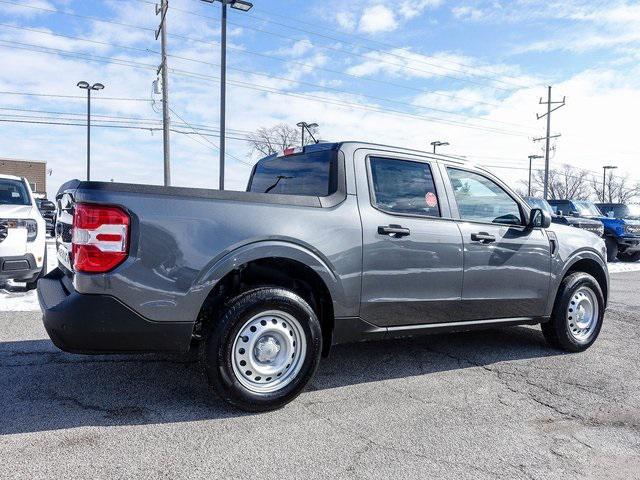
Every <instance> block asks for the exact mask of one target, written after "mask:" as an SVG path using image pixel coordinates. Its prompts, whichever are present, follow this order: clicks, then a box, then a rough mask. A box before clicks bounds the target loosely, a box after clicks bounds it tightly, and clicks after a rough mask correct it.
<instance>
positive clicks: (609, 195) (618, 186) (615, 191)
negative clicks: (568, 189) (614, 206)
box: [589, 174, 640, 203]
mask: <svg viewBox="0 0 640 480" xmlns="http://www.w3.org/2000/svg"><path fill="white" fill-rule="evenodd" d="M589 183H590V184H591V188H592V190H593V193H594V194H595V196H596V198H597V199H598V201H601V202H604V203H630V202H631V201H632V200H634V199H635V198H636V197H639V196H640V182H639V183H635V184H633V183H631V180H630V179H629V176H628V175H625V176H624V177H620V176H616V175H611V174H610V175H608V176H607V179H606V181H605V184H604V195H603V194H602V188H603V185H602V178H598V177H595V176H594V177H591V179H590V180H589Z"/></svg>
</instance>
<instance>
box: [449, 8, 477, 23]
mask: <svg viewBox="0 0 640 480" xmlns="http://www.w3.org/2000/svg"><path fill="white" fill-rule="evenodd" d="M451 12H452V13H453V16H454V17H456V18H458V19H461V20H473V21H477V20H480V19H482V18H483V17H484V16H485V13H484V12H483V11H482V10H480V9H478V8H475V7H471V6H469V5H464V6H458V7H454V8H453V9H452V10H451Z"/></svg>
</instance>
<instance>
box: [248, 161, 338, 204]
mask: <svg viewBox="0 0 640 480" xmlns="http://www.w3.org/2000/svg"><path fill="white" fill-rule="evenodd" d="M337 160H338V152H337V151H336V150H320V151H315V152H314V151H312V152H308V153H307V152H305V153H300V154H297V155H287V156H282V157H273V156H272V157H267V158H263V159H262V160H260V161H259V162H258V163H257V164H256V167H255V170H254V172H253V175H252V177H251V180H250V181H249V187H248V189H247V190H248V191H249V192H257V193H279V194H281V195H310V196H315V197H326V196H328V195H331V194H332V193H335V191H336V190H337V183H338V182H337V176H338V174H337Z"/></svg>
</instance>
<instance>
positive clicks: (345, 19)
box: [336, 11, 357, 32]
mask: <svg viewBox="0 0 640 480" xmlns="http://www.w3.org/2000/svg"><path fill="white" fill-rule="evenodd" d="M336 21H337V22H338V25H339V26H340V28H342V29H343V30H346V31H348V32H351V31H353V30H355V29H356V26H357V21H356V16H355V15H354V14H353V13H352V12H347V11H339V12H337V13H336Z"/></svg>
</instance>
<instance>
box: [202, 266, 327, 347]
mask: <svg viewBox="0 0 640 480" xmlns="http://www.w3.org/2000/svg"><path fill="white" fill-rule="evenodd" d="M263 286H277V287H282V288H286V289H287V290H291V291H293V292H295V293H297V294H298V295H300V296H301V297H302V298H303V299H304V300H305V301H306V302H307V303H308V304H309V306H311V308H313V310H314V312H315V313H316V315H317V316H318V319H319V320H320V325H321V327H322V344H323V352H322V353H323V355H325V356H326V355H328V353H329V350H330V348H331V337H332V334H333V326H334V317H333V301H332V299H331V294H330V292H329V289H328V288H327V286H326V285H325V283H324V281H323V280H322V278H321V277H320V275H318V274H317V273H316V272H315V271H314V270H313V269H312V268H311V267H309V266H308V265H305V264H304V263H301V262H298V261H296V260H291V259H288V258H262V259H259V260H254V261H251V262H247V263H245V264H243V265H240V266H239V267H237V268H236V269H234V270H232V271H231V272H229V273H227V274H226V275H225V276H224V277H223V278H222V279H221V280H220V281H219V282H218V283H217V284H216V286H215V287H214V288H213V290H212V291H211V292H210V293H209V295H208V296H207V298H206V300H205V302H204V304H203V306H202V308H201V309H200V314H199V315H198V321H197V322H196V325H195V327H194V337H195V338H196V339H200V338H201V337H202V333H203V331H204V330H205V329H206V327H207V326H208V325H209V324H210V323H212V322H215V321H216V320H217V319H218V318H219V315H220V314H221V311H222V309H223V307H224V303H225V302H226V301H227V300H229V299H232V298H234V297H236V296H237V295H239V294H241V293H242V292H246V291H248V290H251V289H254V288H256V287H263Z"/></svg>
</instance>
